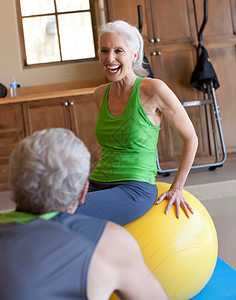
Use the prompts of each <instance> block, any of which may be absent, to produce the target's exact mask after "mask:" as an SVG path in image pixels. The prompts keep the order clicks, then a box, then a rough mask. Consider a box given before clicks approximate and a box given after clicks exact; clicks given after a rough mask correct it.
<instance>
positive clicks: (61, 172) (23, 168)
mask: <svg viewBox="0 0 236 300" xmlns="http://www.w3.org/2000/svg"><path fill="white" fill-rule="evenodd" d="M89 169H90V153H89V152H88V150H87V148H86V147H85V145H84V143H83V142H82V141H81V140H80V139H79V138H77V137H76V136H75V134H74V133H73V132H72V131H70V130H67V129H62V128H51V129H44V130H42V131H38V132H35V133H33V134H32V135H31V136H29V137H27V138H25V139H24V140H22V141H21V142H20V143H19V144H18V145H17V147H16V148H15V149H14V151H13V152H12V154H11V158H10V184H11V187H12V192H13V201H14V202H15V203H16V204H17V208H18V209H20V210H22V211H25V212H29V213H33V214H44V213H47V212H50V211H57V210H59V211H63V210H64V209H66V208H67V207H68V206H70V205H71V204H75V203H76V201H78V199H79V197H80V195H81V192H82V190H83V188H84V185H85V182H86V180H87V178H88V175H89Z"/></svg>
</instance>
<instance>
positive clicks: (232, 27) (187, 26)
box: [105, 0, 236, 162]
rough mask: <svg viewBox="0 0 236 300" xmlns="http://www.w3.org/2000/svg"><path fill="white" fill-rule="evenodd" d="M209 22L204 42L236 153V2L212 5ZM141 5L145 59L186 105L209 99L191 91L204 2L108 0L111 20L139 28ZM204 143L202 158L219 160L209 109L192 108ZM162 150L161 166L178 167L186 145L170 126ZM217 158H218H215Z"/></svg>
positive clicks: (201, 144)
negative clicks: (217, 82)
mask: <svg viewBox="0 0 236 300" xmlns="http://www.w3.org/2000/svg"><path fill="white" fill-rule="evenodd" d="M208 2H209V3H208V22H207V25H206V27H205V30H204V33H203V38H204V44H205V46H206V48H207V50H208V52H209V56H210V59H211V61H212V64H213V67H214V69H215V71H216V73H217V75H218V78H219V81H220V85H221V86H220V88H219V89H218V90H217V91H216V97H217V101H218V104H219V107H220V111H221V118H222V120H221V123H222V128H223V134H224V139H225V144H226V149H227V152H228V153H233V152H234V153H235V152H236V135H235V134H234V132H235V131H236V122H235V120H234V112H235V111H236V101H235V99H236V86H235V84H234V80H235V79H234V78H236V60H235V57H236V1H235V0H223V1H218V0H209V1H208ZM137 5H142V12H143V31H142V36H143V38H144V43H145V49H144V50H145V54H146V55H147V58H148V60H149V62H150V65H151V68H152V72H153V75H154V77H155V78H159V79H162V80H163V81H164V82H165V83H166V84H167V85H168V86H169V87H170V88H171V89H172V90H173V91H174V93H175V94H176V95H177V97H178V98H179V99H180V101H189V100H196V99H203V95H202V93H200V92H199V91H197V90H196V89H194V88H192V87H191V86H190V78H191V75H192V72H193V70H194V67H195V65H196V62H197V57H196V46H197V44H198V36H197V32H198V31H199V29H200V27H201V24H202V20H203V0H201V1H199V0H176V1H172V0H165V1H162V0H143V1H141V0H132V1H125V0H107V1H105V7H106V10H105V11H106V16H107V20H108V21H114V20H118V19H121V20H124V21H127V22H128V23H130V24H132V25H134V26H137V25H138V14H137ZM186 110H187V112H188V114H189V116H190V118H191V120H192V122H193V124H194V127H195V129H196V132H197V134H198V138H199V147H198V152H197V157H199V158H201V157H203V156H205V157H206V158H207V159H208V158H209V159H210V160H211V161H212V159H214V155H213V154H214V151H213V152H212V151H211V150H212V140H211V139H209V135H211V132H208V127H207V120H206V117H207V113H206V110H205V108H204V107H194V108H188V109H186ZM161 127H162V130H161V132H160V138H159V144H158V149H159V150H158V151H159V159H160V162H171V161H172V162H175V161H176V160H177V159H178V158H179V155H180V152H181V149H182V147H181V140H180V138H179V137H177V136H176V133H174V132H173V130H172V129H171V128H170V127H169V125H168V124H167V123H166V122H165V121H164V122H163V123H162V124H161ZM211 156H212V159H211Z"/></svg>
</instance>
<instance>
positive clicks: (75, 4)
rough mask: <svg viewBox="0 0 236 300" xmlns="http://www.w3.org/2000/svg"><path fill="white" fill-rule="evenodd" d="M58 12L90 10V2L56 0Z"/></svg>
mask: <svg viewBox="0 0 236 300" xmlns="http://www.w3.org/2000/svg"><path fill="white" fill-rule="evenodd" d="M56 5H57V11H58V12H66V11H75V10H86V9H89V8H90V6H89V0H56Z"/></svg>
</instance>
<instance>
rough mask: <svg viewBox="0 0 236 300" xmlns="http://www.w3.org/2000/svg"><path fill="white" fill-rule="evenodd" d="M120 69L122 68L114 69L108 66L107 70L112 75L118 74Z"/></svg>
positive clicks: (115, 67)
mask: <svg viewBox="0 0 236 300" xmlns="http://www.w3.org/2000/svg"><path fill="white" fill-rule="evenodd" d="M120 68H121V66H113V67H108V66H107V69H108V71H109V73H111V74H116V73H117V72H118V71H119V69H120Z"/></svg>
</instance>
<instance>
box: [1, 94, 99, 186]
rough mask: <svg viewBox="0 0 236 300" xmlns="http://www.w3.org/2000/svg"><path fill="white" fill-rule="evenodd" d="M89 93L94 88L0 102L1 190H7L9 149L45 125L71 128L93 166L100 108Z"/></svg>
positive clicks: (45, 126)
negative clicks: (13, 101) (89, 156)
mask: <svg viewBox="0 0 236 300" xmlns="http://www.w3.org/2000/svg"><path fill="white" fill-rule="evenodd" d="M59 93H60V92H59ZM65 94H66V93H65ZM69 94H70V93H69ZM92 95H93V89H91V92H90V91H89V93H88V91H86V92H85V93H84V94H83V92H81V93H78V94H76V93H74V92H73V93H72V95H71V96H70V95H68V96H63V97H59V96H53V97H51V96H50V97H49V98H47V97H45V95H42V98H43V99H42V100H40V99H39V100H35V99H32V100H30V99H27V101H26V100H25V99H24V97H23V98H22V100H21V99H16V100H17V102H18V103H8V104H2V103H0V190H6V189H9V184H8V176H9V157H10V154H11V152H12V150H13V149H14V148H15V147H16V145H17V144H18V143H19V142H20V140H22V139H23V138H24V137H25V136H28V135H31V134H32V133H33V132H35V131H38V130H42V129H45V128H53V127H54V128H67V129H70V130H72V131H73V132H74V133H75V134H76V135H77V136H78V137H79V138H80V139H81V140H82V141H83V142H84V143H85V145H86V146H87V148H88V150H89V151H90V153H91V171H92V170H93V169H94V168H95V166H96V164H97V162H98V160H99V158H100V154H101V149H100V145H99V144H98V142H97V139H96V136H95V127H96V123H97V117H98V112H99V110H98V106H97V104H96V102H95V101H94V100H93V96H92ZM28 98H29V97H28ZM32 98H34V97H33V96H32ZM39 98H40V97H39Z"/></svg>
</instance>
